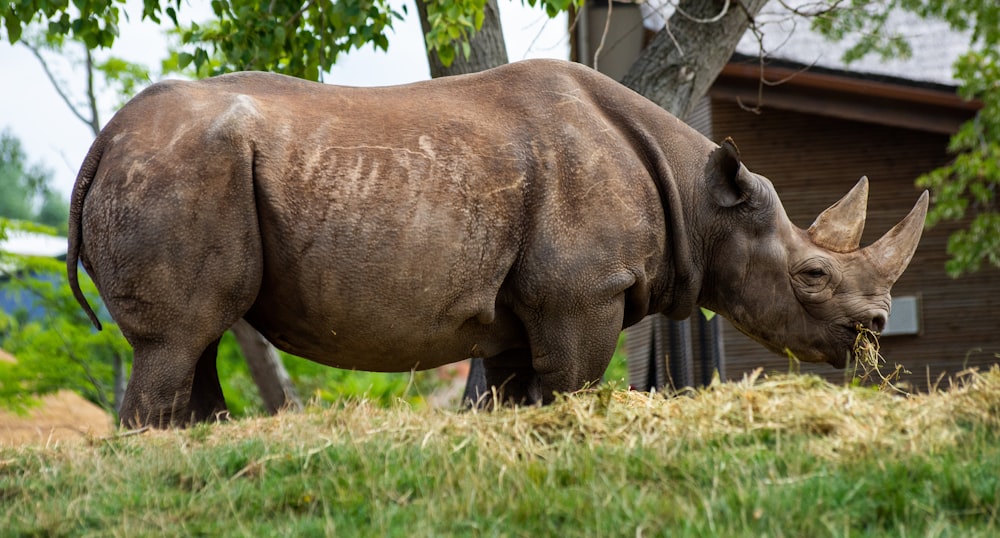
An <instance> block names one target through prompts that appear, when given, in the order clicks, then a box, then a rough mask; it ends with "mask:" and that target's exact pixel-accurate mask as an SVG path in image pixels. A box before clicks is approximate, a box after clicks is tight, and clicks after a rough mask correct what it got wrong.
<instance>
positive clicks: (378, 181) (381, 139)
mask: <svg viewBox="0 0 1000 538" xmlns="http://www.w3.org/2000/svg"><path fill="white" fill-rule="evenodd" d="M862 191H864V192H862ZM862 194H863V195H864V196H861V195H862ZM866 195H867V181H866V180H864V179H863V180H862V181H861V182H859V184H858V187H856V188H855V190H854V191H852V194H850V195H848V197H847V198H845V200H842V201H841V203H839V204H838V205H835V206H834V207H832V208H831V209H830V210H828V211H827V213H825V214H824V215H826V217H821V218H820V219H819V220H818V221H817V224H816V225H814V228H816V229H815V230H814V229H812V228H811V229H810V230H808V231H806V230H800V229H798V228H796V227H795V226H793V225H792V224H791V223H790V222H789V220H788V218H787V217H786V216H785V212H784V210H783V208H782V206H781V204H780V202H779V200H778V197H777V195H776V194H775V191H774V188H773V187H772V186H771V184H770V182H769V181H768V180H767V179H765V178H763V177H761V176H758V175H756V174H753V173H752V172H750V171H748V170H747V169H746V168H745V167H744V166H743V165H742V164H740V162H739V157H738V153H737V151H736V148H735V146H734V145H733V144H732V143H731V142H730V141H728V140H727V141H726V142H724V143H723V144H722V146H719V145H716V144H714V143H712V142H711V141H709V140H707V139H706V138H704V137H703V136H701V135H700V134H698V133H697V132H696V131H694V130H692V129H691V128H690V127H688V126H687V125H685V124H684V123H682V122H680V121H679V120H678V119H676V118H675V117H673V116H671V115H670V114H668V113H667V112H665V111H663V110H662V109H660V108H658V107H657V106H656V105H654V104H653V103H651V102H649V101H647V100H646V99H644V98H642V97H640V96H639V95H637V94H635V93H633V92H632V91H630V90H628V89H626V88H625V87H623V86H621V85H619V84H618V83H616V82H614V81H612V80H611V79H609V78H606V77H604V76H602V75H600V74H598V73H596V72H594V71H592V70H590V69H587V68H584V67H580V66H577V65H575V64H570V63H566V62H557V61H525V62H520V63H517V64H512V65H509V66H505V67H501V68H498V69H495V70H491V71H487V72H484V73H480V74H475V75H468V76H461V77H453V78H446V79H439V80H435V81H430V82H421V83H417V84H412V85H407V86H399V87H391V88H364V89H361V88H345V87H336V86H329V85H321V84H316V83H311V82H304V81H301V80H296V79H292V78H287V77H283V76H279V75H273V74H263V73H239V74H233V75H226V76H221V77H217V78H213V79H209V80H204V81H200V82H177V81H171V82H162V83H159V84H155V85H153V86H151V87H150V88H148V89H147V90H145V91H143V92H142V93H141V94H140V95H138V96H137V97H136V98H135V99H133V100H132V101H131V102H130V103H128V104H127V105H126V106H125V107H124V108H122V110H121V111H119V112H118V114H117V115H116V116H115V117H114V118H113V119H112V120H111V122H110V123H109V124H108V126H107V127H106V128H105V129H104V131H102V132H101V134H100V136H98V138H97V140H96V141H95V142H94V145H93V147H92V148H91V150H90V153H89V154H88V155H87V158H86V160H85V161H84V163H83V166H82V168H81V170H80V174H79V177H78V178H77V182H76V186H75V188H74V191H73V198H72V204H71V214H70V224H69V229H70V234H69V236H70V237H69V255H68V260H67V267H68V270H69V276H70V281H71V283H72V285H73V288H74V291H75V292H76V294H77V298H78V299H79V300H80V302H81V304H82V305H83V306H84V307H85V309H86V310H87V311H88V313H89V314H91V317H92V319H94V322H95V323H97V321H96V318H94V316H93V312H92V311H91V309H90V307H89V305H87V302H86V300H85V299H84V298H83V295H82V293H80V292H79V287H78V286H77V281H76V278H77V275H76V268H77V260H78V259H79V260H80V261H81V262H82V263H83V266H84V268H85V269H86V270H87V272H88V273H89V274H90V275H91V276H92V277H93V279H94V281H95V282H96V284H97V287H98V290H99V291H100V293H101V296H102V297H103V298H104V301H105V304H106V305H107V308H108V310H109V311H110V313H111V316H112V317H113V318H114V319H115V321H116V322H117V323H118V324H119V325H120V326H121V329H122V332H123V333H124V334H125V336H126V338H127V339H128V341H129V342H130V343H131V345H132V346H133V348H134V350H135V361H134V366H133V371H132V377H131V381H130V383H129V385H128V390H127V392H126V394H125V399H124V402H123V404H122V408H121V416H122V420H123V422H124V424H125V425H127V426H137V425H143V424H151V425H154V426H166V425H170V424H185V423H188V422H189V421H191V420H195V421H198V420H206V419H210V418H213V417H216V416H219V415H220V414H221V413H223V412H224V411H225V408H226V407H225V401H224V400H223V395H222V390H221V388H220V386H219V379H218V374H217V373H216V368H215V354H216V347H217V345H218V342H219V338H220V336H221V335H222V334H223V332H224V331H225V330H226V329H227V328H228V327H229V326H231V325H232V324H233V323H234V322H235V321H237V320H238V319H239V318H240V317H244V318H246V319H247V321H249V322H250V323H251V324H252V325H253V326H254V327H255V328H256V329H257V330H259V331H260V332H261V333H262V334H263V335H264V336H266V337H267V338H268V339H269V340H270V341H271V342H273V343H274V344H275V345H276V346H277V347H279V348H281V349H283V350H285V351H288V352H290V353H294V354H296V355H300V356H303V357H306V358H309V359H312V360H314V361H317V362H320V363H323V364H327V365H330V366H336V367H340V368H356V369H361V370H372V371H390V372H399V371H407V370H410V369H414V368H416V369H424V368H432V367H436V366H440V365H442V364H447V363H450V362H455V361H459V360H462V359H466V358H468V357H470V356H481V357H485V365H486V371H487V379H488V382H489V383H491V384H493V385H495V386H498V387H500V386H502V393H503V395H504V396H505V398H507V399H508V400H510V401H513V402H521V403H524V402H539V401H541V402H549V401H551V399H552V398H553V393H554V392H559V391H573V390H577V389H579V388H581V387H583V386H584V385H585V384H586V383H588V382H591V381H595V380H598V379H599V378H600V377H601V375H602V373H603V372H604V370H605V368H606V366H607V364H608V361H609V360H610V358H611V355H612V352H613V351H614V348H615V343H616V341H617V337H618V333H619V331H620V330H621V329H622V328H623V327H625V326H628V325H631V324H633V323H636V322H637V321H639V320H640V319H642V318H643V317H644V316H646V315H647V314H649V313H652V312H663V313H665V314H666V315H668V316H670V317H672V318H685V317H687V316H689V315H691V314H692V312H694V310H695V307H696V306H698V305H701V306H705V307H707V308H710V309H712V310H714V311H716V312H718V313H719V314H721V315H723V316H725V317H727V318H729V319H730V320H732V321H733V322H734V323H735V324H736V325H737V326H738V327H739V328H740V329H741V330H743V331H745V332H746V333H747V334H749V335H750V336H752V337H753V338H755V339H756V340H758V341H759V342H761V343H762V344H764V345H765V346H767V347H768V348H770V349H772V350H775V351H781V350H783V349H784V348H786V347H787V348H789V349H790V350H792V351H793V352H794V353H795V354H796V355H797V356H798V357H799V358H800V359H802V360H806V361H827V362H830V363H832V364H833V365H835V366H838V367H843V365H844V360H845V354H846V353H847V351H848V349H849V347H850V345H851V344H852V342H853V339H854V336H855V334H856V333H855V325H856V324H861V325H864V326H867V327H871V328H874V329H876V330H877V329H879V328H880V327H881V326H882V324H884V322H885V319H886V316H887V315H888V311H889V304H890V300H889V288H890V286H891V285H892V283H893V282H894V281H895V280H896V278H898V277H899V275H900V273H902V271H903V269H904V268H905V266H906V264H907V263H908V262H909V259H910V257H911V256H912V254H913V250H914V249H915V248H916V243H917V241H918V239H919V235H920V229H921V227H922V224H923V220H924V212H925V211H926V195H925V196H924V197H923V198H921V200H920V202H919V203H918V204H917V207H916V208H915V209H914V211H913V212H911V214H910V215H909V216H908V217H907V218H906V219H905V220H904V221H903V222H902V223H900V225H898V226H897V227H896V228H894V229H893V230H892V231H890V232H889V233H888V234H887V235H886V236H885V237H884V238H883V239H882V240H880V241H879V242H878V243H876V244H875V245H872V246H869V247H866V248H864V249H859V248H858V245H857V241H856V240H854V239H852V238H851V237H853V236H851V234H856V235H857V236H858V237H860V228H859V227H858V226H857V221H858V220H859V218H860V222H861V225H863V220H864V218H863V216H864V207H863V200H862V201H861V202H860V204H861V205H860V206H859V205H858V203H857V199H859V198H864V197H866ZM852 200H853V201H852ZM849 202H850V203H849ZM859 207H860V209H859ZM838 208H839V209H838ZM859 210H860V214H858V213H857V211H859ZM845 213H846V215H845ZM824 220H825V221H828V222H826V224H824V223H823V222H821V221H824ZM821 225H822V226H821ZM838 226H840V227H842V228H844V229H845V230H846V232H845V231H844V230H841V229H837V227H838ZM845 233H846V234H847V235H848V236H851V237H848V241H847V244H845V245H838V244H835V243H836V241H838V240H840V239H841V238H843V236H844V235H845ZM817 237H819V238H821V239H822V240H821V241H819V243H817V241H815V240H814V239H815V238H817ZM852 242H853V245H852V244H850V243H852ZM831 247H832V248H831ZM838 250H840V251H838Z"/></svg>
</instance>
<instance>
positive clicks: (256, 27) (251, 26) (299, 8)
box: [176, 0, 400, 80]
mask: <svg viewBox="0 0 1000 538" xmlns="http://www.w3.org/2000/svg"><path fill="white" fill-rule="evenodd" d="M212 10H213V13H214V14H215V17H216V18H215V19H214V20H212V21H208V22H206V23H203V24H201V25H199V24H194V23H192V24H191V25H189V26H187V27H183V28H181V29H180V31H179V32H178V35H179V37H180V41H181V43H182V45H191V46H193V50H190V49H189V50H187V51H182V52H180V53H178V55H177V58H176V65H177V67H178V68H179V69H184V68H186V67H188V66H189V65H193V67H194V69H195V72H196V74H197V76H210V75H215V74H219V73H225V72H230V71H240V70H265V71H273V72H279V73H284V74H287V75H292V76H296V77H300V78H306V79H310V80H318V79H319V78H320V74H321V73H322V72H325V71H327V70H329V69H330V67H331V66H332V65H333V64H334V62H336V60H337V57H338V55H339V54H340V53H342V52H345V51H348V50H350V49H354V48H360V47H362V46H364V45H366V44H368V43H371V44H372V45H373V46H374V47H376V48H380V49H383V50H384V49H386V48H387V47H388V46H389V39H388V35H387V32H388V31H389V29H390V28H391V26H392V21H393V20H394V19H399V18H400V15H399V14H398V13H396V12H395V11H393V10H392V9H391V8H390V6H389V4H388V2H387V0H341V1H337V2H311V3H307V4H305V5H303V4H302V2H294V1H291V0H275V1H270V2H261V1H257V0H216V1H214V2H212Z"/></svg>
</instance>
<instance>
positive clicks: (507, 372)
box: [472, 349, 542, 407]
mask: <svg viewBox="0 0 1000 538" xmlns="http://www.w3.org/2000/svg"><path fill="white" fill-rule="evenodd" d="M483 366H484V367H485V369H486V387H487V390H486V393H485V394H483V395H481V396H480V399H479V401H476V402H472V404H473V405H474V406H477V407H489V406H491V405H492V404H494V403H503V404H513V405H533V404H536V403H539V402H541V401H542V387H541V384H540V383H539V378H538V374H537V373H535V369H534V367H532V365H531V351H529V350H527V349H513V350H509V351H506V352H504V353H501V354H500V355H497V356H496V357H490V358H488V359H484V360H483Z"/></svg>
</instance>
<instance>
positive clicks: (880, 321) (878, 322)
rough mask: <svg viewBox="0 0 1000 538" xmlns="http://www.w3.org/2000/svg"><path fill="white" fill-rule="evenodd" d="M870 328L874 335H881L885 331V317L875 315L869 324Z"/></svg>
mask: <svg viewBox="0 0 1000 538" xmlns="http://www.w3.org/2000/svg"><path fill="white" fill-rule="evenodd" d="M868 328H869V329H871V331H872V332H874V333H881V332H882V331H883V330H884V329H885V315H884V314H875V315H874V316H872V319H871V321H870V322H869V323H868Z"/></svg>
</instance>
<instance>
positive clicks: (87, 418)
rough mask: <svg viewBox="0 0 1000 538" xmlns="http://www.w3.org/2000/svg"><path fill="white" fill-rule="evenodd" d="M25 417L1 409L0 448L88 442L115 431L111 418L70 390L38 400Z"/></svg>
mask: <svg viewBox="0 0 1000 538" xmlns="http://www.w3.org/2000/svg"><path fill="white" fill-rule="evenodd" d="M39 400H41V402H40V403H39V404H38V405H37V406H32V407H31V408H30V409H28V410H27V412H26V413H24V414H23V415H19V414H16V413H14V412H12V411H5V410H0V447H4V446H21V445H28V444H40V445H45V446H49V445H51V444H53V443H57V442H59V443H65V442H72V441H80V440H86V439H88V438H91V437H94V436H104V435H109V434H110V433H111V432H112V421H111V416H110V415H108V413H106V412H105V411H104V410H103V409H101V408H100V407H98V406H96V405H94V404H93V403H91V402H89V401H87V400H85V399H84V398H83V397H81V396H80V395H78V394H76V393H75V392H72V391H69V390H62V391H59V392H57V393H55V394H48V395H45V396H42V397H40V398H39Z"/></svg>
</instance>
